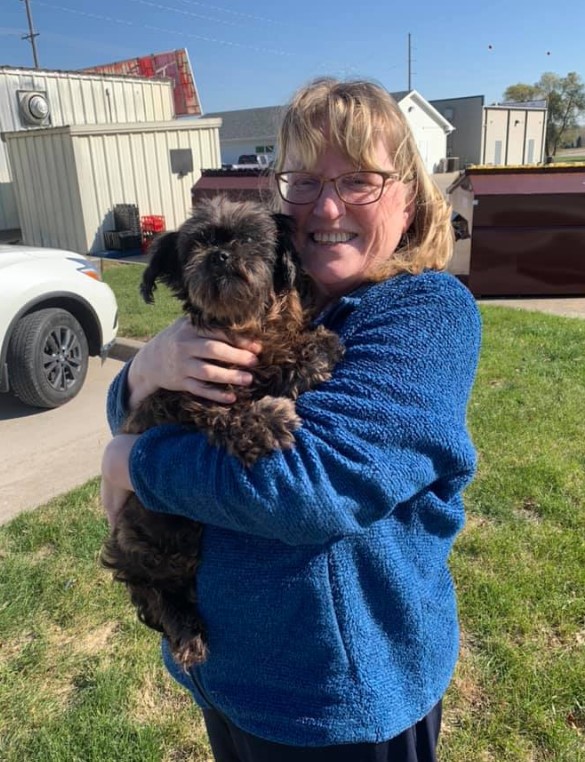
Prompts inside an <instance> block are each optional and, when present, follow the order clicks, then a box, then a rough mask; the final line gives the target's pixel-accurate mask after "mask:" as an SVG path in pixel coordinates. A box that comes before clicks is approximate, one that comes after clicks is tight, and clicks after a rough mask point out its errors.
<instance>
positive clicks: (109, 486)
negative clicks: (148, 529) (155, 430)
mask: <svg viewBox="0 0 585 762" xmlns="http://www.w3.org/2000/svg"><path fill="white" fill-rule="evenodd" d="M137 439H138V436H137V435H135V434H119V435H118V436H116V437H114V438H113V439H112V440H111V441H110V442H109V444H108V445H107V447H106V449H105V450H104V455H103V457H102V483H101V498H102V506H103V508H104V511H105V512H106V516H107V517H108V522H109V524H110V526H112V527H113V526H114V524H115V523H116V519H117V518H118V514H119V513H120V511H121V510H122V508H123V507H124V504H125V503H126V500H128V496H129V495H130V494H131V492H133V489H132V482H131V481H130V466H129V460H130V451H131V450H132V447H133V446H134V442H135V441H136V440H137Z"/></svg>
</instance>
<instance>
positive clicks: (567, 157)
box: [554, 153, 585, 164]
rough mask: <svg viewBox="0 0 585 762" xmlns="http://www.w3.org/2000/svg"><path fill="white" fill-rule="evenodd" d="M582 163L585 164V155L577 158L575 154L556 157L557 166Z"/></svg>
mask: <svg viewBox="0 0 585 762" xmlns="http://www.w3.org/2000/svg"><path fill="white" fill-rule="evenodd" d="M566 162H568V163H581V162H585V153H583V154H581V155H579V156H576V155H575V154H566V155H564V154H557V155H556V156H555V157H554V163H555V164H564V163H566Z"/></svg>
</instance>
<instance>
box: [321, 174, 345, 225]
mask: <svg viewBox="0 0 585 762" xmlns="http://www.w3.org/2000/svg"><path fill="white" fill-rule="evenodd" d="M313 211H314V213H315V214H317V215H318V216H321V217H330V218H336V217H340V216H341V215H342V214H343V213H344V212H345V204H344V203H343V201H342V200H341V199H340V198H339V196H338V195H337V190H336V189H335V185H334V184H333V183H332V182H326V183H325V184H324V185H323V190H322V191H321V195H320V196H319V198H318V199H317V201H315V207H314V210H313Z"/></svg>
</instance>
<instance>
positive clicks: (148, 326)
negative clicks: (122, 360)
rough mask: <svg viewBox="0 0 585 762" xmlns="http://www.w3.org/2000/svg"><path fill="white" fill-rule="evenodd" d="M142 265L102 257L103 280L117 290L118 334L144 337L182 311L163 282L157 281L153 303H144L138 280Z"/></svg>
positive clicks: (136, 337)
mask: <svg viewBox="0 0 585 762" xmlns="http://www.w3.org/2000/svg"><path fill="white" fill-rule="evenodd" d="M143 270H144V266H143V265H142V264H139V263H136V264H134V263H133V264H124V263H121V262H112V261H110V260H102V276H103V279H104V281H105V282H106V283H107V284H108V285H109V286H110V288H111V289H112V290H113V292H114V293H115V294H116V299H117V300H118V307H119V314H120V328H119V331H118V335H119V336H125V337H127V338H133V339H145V338H148V336H153V335H154V334H155V333H158V332H159V331H161V330H162V329H163V328H166V326H167V325H169V323H171V322H172V321H173V320H174V319H175V318H176V317H178V316H179V315H180V314H181V304H180V302H179V301H178V300H177V299H175V298H174V297H173V296H172V294H171V292H170V290H169V289H168V288H167V287H166V286H165V285H164V284H160V283H159V284H157V289H156V291H155V292H154V300H155V301H154V304H146V302H145V301H144V299H143V298H142V296H141V295H140V290H139V284H140V278H141V277H142V273H143Z"/></svg>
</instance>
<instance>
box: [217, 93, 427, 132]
mask: <svg viewBox="0 0 585 762" xmlns="http://www.w3.org/2000/svg"><path fill="white" fill-rule="evenodd" d="M409 92H412V91H409V90H402V91H400V92H397V93H390V95H391V96H392V97H393V98H394V100H395V101H396V102H397V103H399V102H400V101H401V100H403V99H404V98H405V97H406V96H407V95H408V94H409ZM285 108H286V106H262V107H261V108H244V109H239V110H237V111H214V112H212V113H210V114H204V116H205V117H206V118H207V117H220V118H221V119H222V120H223V124H222V126H221V129H220V131H219V135H220V138H221V140H241V141H246V140H259V139H262V138H265V139H266V140H274V138H275V136H276V133H277V132H278V126H279V125H280V122H281V119H282V115H283V113H284V110H285Z"/></svg>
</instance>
